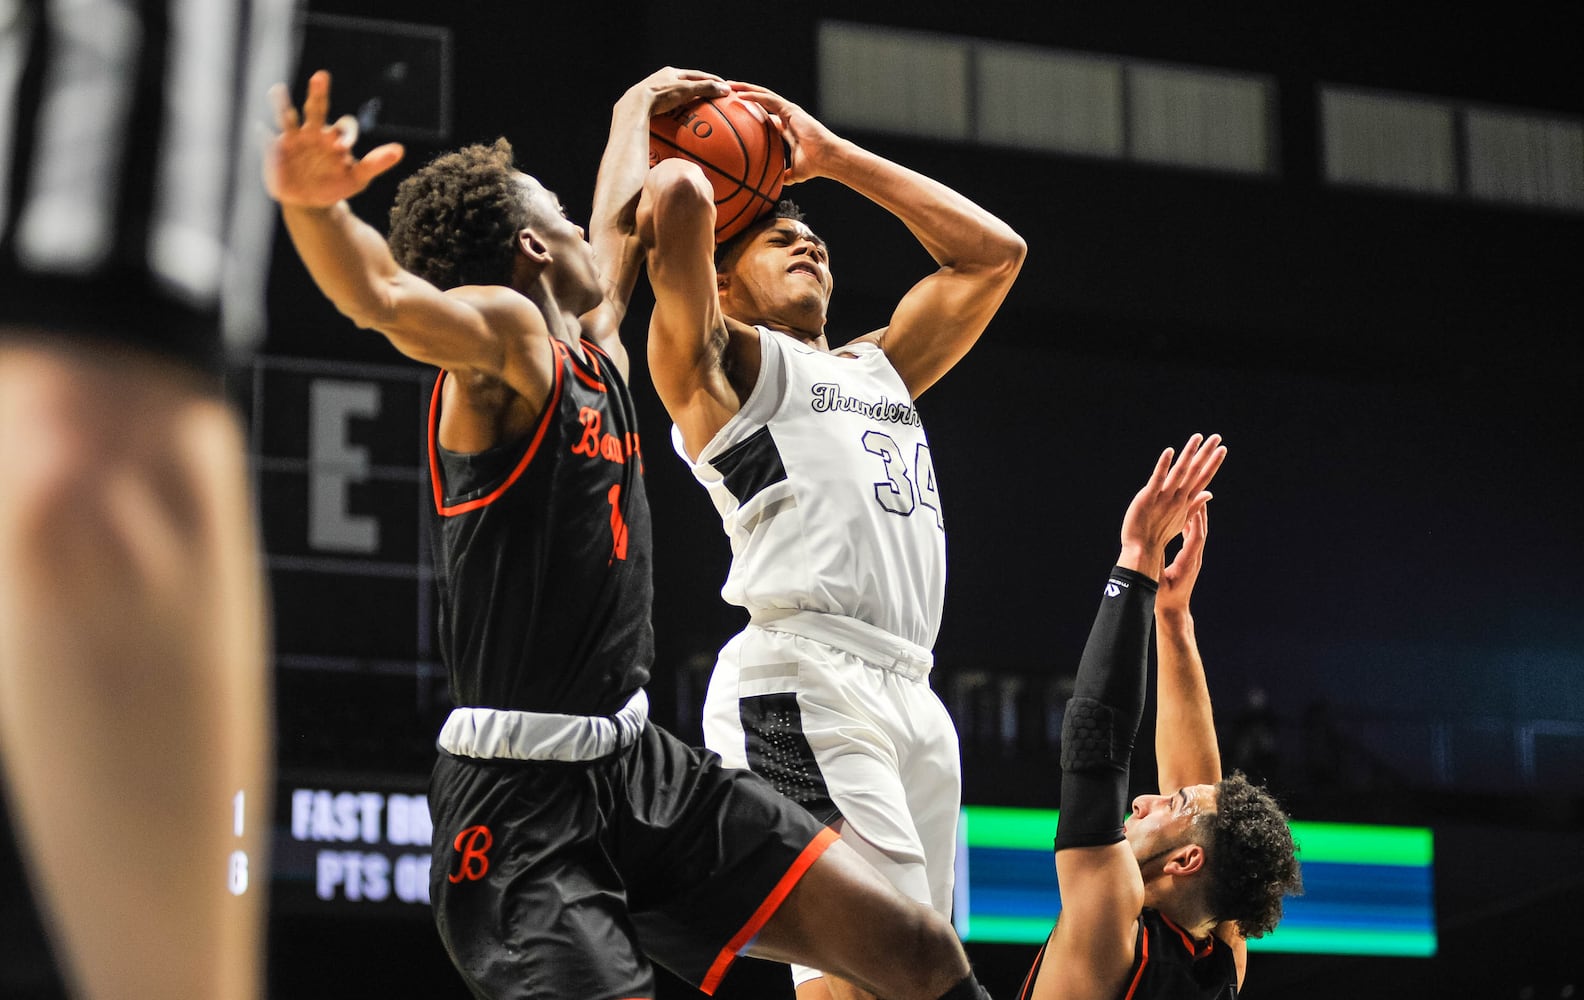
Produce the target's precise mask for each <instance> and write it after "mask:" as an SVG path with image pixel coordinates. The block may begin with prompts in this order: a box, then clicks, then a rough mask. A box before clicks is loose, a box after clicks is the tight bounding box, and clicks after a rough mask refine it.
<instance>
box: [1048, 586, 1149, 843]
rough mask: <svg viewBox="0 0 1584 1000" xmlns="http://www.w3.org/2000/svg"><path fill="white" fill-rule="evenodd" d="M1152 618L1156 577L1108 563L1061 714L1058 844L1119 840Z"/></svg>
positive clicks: (1141, 711) (1140, 715) (1141, 706)
mask: <svg viewBox="0 0 1584 1000" xmlns="http://www.w3.org/2000/svg"><path fill="white" fill-rule="evenodd" d="M1154 620H1155V581H1154V580H1151V579H1150V578H1149V577H1147V576H1144V575H1143V574H1141V573H1135V572H1134V571H1133V570H1130V569H1123V568H1122V567H1120V566H1118V567H1116V568H1115V569H1113V570H1112V571H1111V578H1110V579H1109V580H1108V581H1106V589H1105V596H1104V597H1102V598H1101V600H1100V610H1099V612H1098V613H1097V614H1096V615H1095V621H1094V626H1093V627H1092V628H1091V629H1090V630H1089V642H1088V644H1087V645H1085V646H1084V652H1083V659H1082V660H1080V661H1079V662H1078V677H1077V680H1076V682H1075V683H1074V685H1073V696H1072V700H1071V701H1069V702H1068V703H1067V712H1066V715H1065V717H1064V718H1063V719H1062V736H1061V767H1062V781H1061V819H1060V821H1059V823H1058V826H1057V830H1056V850H1058V851H1060V850H1062V849H1064V848H1068V847H1095V846H1102V845H1105V844H1114V843H1116V842H1117V841H1119V840H1121V839H1122V826H1121V822H1122V817H1123V815H1124V814H1125V813H1126V812H1127V808H1128V801H1127V790H1128V764H1129V762H1130V760H1131V759H1132V756H1133V741H1134V740H1135V739H1136V738H1137V737H1138V728H1139V722H1140V721H1141V720H1142V718H1143V716H1144V688H1145V683H1146V680H1147V674H1148V673H1149V663H1148V659H1147V657H1148V653H1149V636H1150V626H1151V625H1152V624H1153V622H1154Z"/></svg>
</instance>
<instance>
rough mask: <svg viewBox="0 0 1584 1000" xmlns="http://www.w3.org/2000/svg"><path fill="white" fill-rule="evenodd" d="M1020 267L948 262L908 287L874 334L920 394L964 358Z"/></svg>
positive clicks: (1003, 296) (906, 379) (905, 380)
mask: <svg viewBox="0 0 1584 1000" xmlns="http://www.w3.org/2000/svg"><path fill="white" fill-rule="evenodd" d="M1016 276H1017V270H1016V268H1010V269H1005V268H996V269H991V268H982V269H978V270H973V271H961V270H958V269H955V268H950V267H944V268H941V269H940V270H939V271H936V272H935V273H934V274H932V275H930V276H929V277H927V278H925V279H924V280H922V281H920V282H919V283H918V284H916V285H914V286H913V287H912V288H911V289H909V290H908V293H907V294H906V295H904V296H903V297H902V301H901V302H899V303H898V304H897V307H896V310H895V312H893V313H892V316H891V323H890V325H889V326H888V327H886V329H884V330H882V331H879V332H878V334H877V335H873V336H875V337H876V340H877V342H878V343H880V345H881V346H882V347H883V348H884V350H885V352H886V357H887V358H888V359H889V360H890V361H891V365H892V367H893V368H895V369H896V370H897V373H898V374H899V375H901V376H902V381H903V382H904V383H906V385H907V387H908V391H909V392H910V393H912V394H913V396H914V397H915V398H917V397H918V396H919V395H920V394H922V393H923V392H924V390H926V389H928V388H929V387H930V386H932V385H934V384H935V383H936V382H937V381H939V379H940V377H941V376H942V375H944V374H946V373H947V372H948V371H950V370H951V368H952V366H953V365H955V364H956V363H957V362H958V361H960V360H962V357H963V355H965V354H967V353H968V350H969V348H971V347H973V345H974V344H975V343H976V342H977V341H978V340H979V336H980V335H981V334H982V333H984V331H985V327H987V326H989V325H990V320H991V318H992V317H994V316H995V313H996V310H997V309H999V308H1000V307H1001V303H1002V301H1003V300H1004V299H1005V298H1006V294H1007V291H1008V290H1009V289H1010V288H1011V287H1012V279H1013V278H1014V277H1016Z"/></svg>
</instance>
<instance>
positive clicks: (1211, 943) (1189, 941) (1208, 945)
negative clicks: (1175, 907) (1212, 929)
mask: <svg viewBox="0 0 1584 1000" xmlns="http://www.w3.org/2000/svg"><path fill="white" fill-rule="evenodd" d="M1156 912H1157V913H1159V912H1160V911H1158V910H1157V911H1156ZM1160 918H1161V921H1162V922H1163V923H1165V924H1166V926H1167V927H1170V928H1171V929H1172V930H1174V931H1176V932H1177V936H1178V937H1180V938H1182V943H1183V947H1184V948H1185V949H1187V951H1188V954H1190V955H1192V956H1193V957H1194V958H1204V957H1205V956H1206V955H1208V954H1210V952H1212V951H1214V950H1215V935H1214V934H1212V935H1210V937H1208V938H1207V939H1205V940H1204V941H1200V940H1199V939H1197V938H1195V937H1194V936H1193V935H1192V934H1189V933H1188V932H1187V931H1185V930H1183V929H1182V928H1181V927H1179V926H1177V922H1176V921H1174V920H1172V918H1171V917H1168V916H1167V915H1166V914H1164V913H1161V914H1160Z"/></svg>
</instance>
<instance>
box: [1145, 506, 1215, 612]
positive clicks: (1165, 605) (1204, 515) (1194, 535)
mask: <svg viewBox="0 0 1584 1000" xmlns="http://www.w3.org/2000/svg"><path fill="white" fill-rule="evenodd" d="M1209 534H1210V503H1209V501H1203V502H1201V503H1199V504H1197V505H1195V506H1194V508H1193V509H1192V510H1190V511H1189V512H1188V522H1187V523H1186V524H1184V525H1183V530H1182V539H1183V543H1182V548H1181V549H1179V550H1178V551H1177V555H1176V557H1175V558H1173V559H1172V561H1171V564H1170V565H1169V566H1167V567H1166V568H1165V569H1164V570H1162V571H1161V575H1160V590H1159V592H1158V593H1157V594H1156V595H1155V613H1156V614H1161V613H1163V612H1172V611H1177V612H1185V611H1187V610H1188V599H1189V598H1190V597H1192V596H1193V588H1194V583H1195V582H1197V581H1198V579H1199V567H1201V566H1203V565H1204V550H1205V539H1206V538H1207V537H1208V536H1209Z"/></svg>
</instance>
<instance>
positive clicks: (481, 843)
mask: <svg viewBox="0 0 1584 1000" xmlns="http://www.w3.org/2000/svg"><path fill="white" fill-rule="evenodd" d="M494 843H495V838H494V837H493V836H492V835H491V834H490V832H489V827H487V826H470V827H468V828H467V829H466V830H463V831H462V832H461V833H459V834H457V835H456V840H455V841H453V842H452V846H454V847H455V848H456V851H457V854H459V855H461V857H460V858H459V859H458V860H457V870H456V873H455V874H452V875H447V876H446V878H448V879H450V880H451V884H452V885H455V884H456V883H458V882H461V881H463V880H464V879H465V880H467V881H469V882H477V881H478V880H479V879H481V878H483V877H484V876H485V875H487V874H489V857H488V852H489V849H490V847H491V845H493V844H494Z"/></svg>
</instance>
